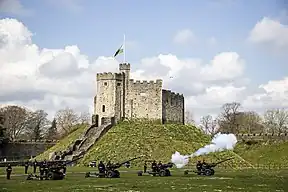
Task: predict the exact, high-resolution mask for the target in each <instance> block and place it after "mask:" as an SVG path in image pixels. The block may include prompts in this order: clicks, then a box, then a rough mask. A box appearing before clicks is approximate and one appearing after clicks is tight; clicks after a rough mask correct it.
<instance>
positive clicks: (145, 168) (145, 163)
mask: <svg viewBox="0 0 288 192" xmlns="http://www.w3.org/2000/svg"><path fill="white" fill-rule="evenodd" d="M146 171H147V162H146V161H145V162H144V173H146Z"/></svg>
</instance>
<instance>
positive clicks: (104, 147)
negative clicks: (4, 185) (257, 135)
mask: <svg viewBox="0 0 288 192" xmlns="http://www.w3.org/2000/svg"><path fill="white" fill-rule="evenodd" d="M210 140H211V138H210V137H209V136H208V135H205V134H203V133H202V132H201V130H199V129H197V128H195V127H193V126H187V125H176V124H166V125H162V124H157V123H153V122H148V121H133V122H132V121H129V122H121V123H120V124H118V125H116V126H115V127H113V128H112V129H110V130H109V131H108V133H106V134H105V135H104V136H103V137H102V138H101V139H100V141H98V142H97V143H96V144H95V145H94V146H93V147H92V149H90V150H89V152H88V153H86V155H85V156H84V158H83V159H82V160H81V162H80V166H81V165H82V166H83V165H87V164H88V163H89V162H90V161H93V160H96V161H97V160H102V161H104V162H107V161H108V160H111V161H112V162H118V161H123V160H128V159H130V158H133V157H137V156H140V155H145V158H142V159H139V160H136V161H133V165H139V166H140V165H141V166H142V165H143V164H142V163H143V161H145V160H154V159H155V160H157V161H162V162H166V163H167V162H169V161H170V159H171V155H172V154H173V153H175V151H178V152H180V153H181V154H191V153H193V152H194V151H196V150H197V149H199V148H200V147H203V146H204V145H206V144H208V143H209V142H210ZM231 156H232V157H236V156H235V154H234V153H233V152H222V153H217V154H211V155H208V156H205V157H197V158H195V159H193V160H191V161H190V162H191V163H193V164H194V163H195V161H196V160H197V159H200V158H201V159H203V158H205V160H207V161H213V162H214V161H218V160H222V159H223V157H225V158H227V157H231ZM241 161H242V160H239V158H238V157H236V160H235V163H236V164H237V166H238V165H240V164H241Z"/></svg>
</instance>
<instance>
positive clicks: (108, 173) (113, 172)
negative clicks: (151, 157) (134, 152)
mask: <svg viewBox="0 0 288 192" xmlns="http://www.w3.org/2000/svg"><path fill="white" fill-rule="evenodd" d="M140 157H142V156H140ZM140 157H135V158H132V159H129V160H127V161H123V162H120V163H115V164H111V165H109V166H107V167H106V168H105V170H103V172H87V173H86V174H85V178H88V177H97V178H120V172H119V171H118V169H119V168H120V167H121V166H122V165H125V164H127V163H128V164H129V163H130V161H134V160H136V159H139V158H140Z"/></svg>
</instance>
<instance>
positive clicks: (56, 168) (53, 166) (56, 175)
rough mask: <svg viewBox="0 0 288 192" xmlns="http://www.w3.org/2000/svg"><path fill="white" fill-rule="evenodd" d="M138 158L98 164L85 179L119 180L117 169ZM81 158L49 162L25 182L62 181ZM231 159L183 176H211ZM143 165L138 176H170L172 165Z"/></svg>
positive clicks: (203, 164)
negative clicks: (95, 169) (218, 166)
mask: <svg viewBox="0 0 288 192" xmlns="http://www.w3.org/2000/svg"><path fill="white" fill-rule="evenodd" d="M141 157H143V156H140V157H135V158H132V159H129V160H127V161H123V162H118V163H114V164H109V165H108V164H107V165H106V166H105V165H104V164H103V163H102V162H100V163H99V164H98V172H86V174H85V178H91V177H92V178H120V172H119V171H118V169H119V168H120V167H121V166H123V165H127V164H130V162H131V161H134V160H136V159H139V158H141ZM80 158H82V157H78V158H77V159H74V160H73V161H49V162H47V164H45V166H43V167H42V169H43V171H42V172H40V175H36V174H29V175H28V177H27V180H63V179H64V178H65V176H66V165H68V164H71V163H73V162H74V161H77V160H79V159H80ZM231 159H232V158H229V159H225V160H223V161H219V162H216V163H210V164H209V163H199V162H198V164H197V166H196V170H185V171H184V175H187V174H188V173H189V172H194V173H197V174H198V175H204V176H212V175H214V173H215V170H214V169H213V168H214V167H216V166H217V165H218V164H220V163H223V162H225V161H228V160H231ZM146 162H151V170H147V164H146ZM146 162H145V165H144V171H138V172H137V175H138V176H144V175H152V176H160V177H168V176H171V172H170V170H169V169H170V168H173V163H170V162H169V163H167V164H162V163H158V164H157V163H156V162H155V161H146Z"/></svg>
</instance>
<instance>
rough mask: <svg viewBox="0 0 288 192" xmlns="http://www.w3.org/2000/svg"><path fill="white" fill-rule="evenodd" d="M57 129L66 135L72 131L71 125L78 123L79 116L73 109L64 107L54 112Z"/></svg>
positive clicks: (62, 134)
mask: <svg viewBox="0 0 288 192" xmlns="http://www.w3.org/2000/svg"><path fill="white" fill-rule="evenodd" d="M55 119H56V122H57V131H58V132H59V133H60V134H61V136H62V137H63V136H66V135H67V134H69V133H70V132H71V131H73V126H74V125H76V124H78V123H79V116H78V115H77V113H76V112H75V111H73V109H70V108H65V109H61V110H59V111H57V112H56V115H55Z"/></svg>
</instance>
